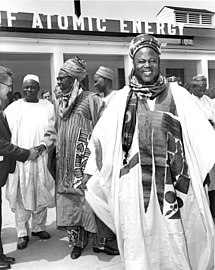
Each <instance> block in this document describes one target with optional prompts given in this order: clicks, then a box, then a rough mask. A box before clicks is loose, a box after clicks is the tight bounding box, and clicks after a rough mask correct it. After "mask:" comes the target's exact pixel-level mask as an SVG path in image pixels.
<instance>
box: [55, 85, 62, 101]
mask: <svg viewBox="0 0 215 270" xmlns="http://www.w3.org/2000/svg"><path fill="white" fill-rule="evenodd" d="M54 93H55V98H56V99H58V98H60V97H61V95H62V92H61V90H60V87H56V88H55V92H54Z"/></svg>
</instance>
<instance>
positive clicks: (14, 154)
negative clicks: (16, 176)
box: [0, 110, 30, 187]
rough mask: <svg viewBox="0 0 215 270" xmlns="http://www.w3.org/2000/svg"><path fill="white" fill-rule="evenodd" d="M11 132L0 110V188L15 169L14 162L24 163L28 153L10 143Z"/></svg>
mask: <svg viewBox="0 0 215 270" xmlns="http://www.w3.org/2000/svg"><path fill="white" fill-rule="evenodd" d="M10 139H11V132H10V128H9V125H8V123H7V120H6V118H5V117H4V115H3V113H2V111H1V110H0V187H2V186H4V185H5V183H6V181H7V177H8V174H9V173H13V172H14V171H15V168H16V160H18V161H22V162H25V161H26V160H27V159H28V157H29V155H30V151H29V150H27V149H24V148H20V147H18V146H16V145H13V144H12V143H10Z"/></svg>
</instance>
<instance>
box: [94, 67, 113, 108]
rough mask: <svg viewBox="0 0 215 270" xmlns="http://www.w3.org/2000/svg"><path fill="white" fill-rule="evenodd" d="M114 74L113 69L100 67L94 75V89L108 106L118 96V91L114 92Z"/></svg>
mask: <svg viewBox="0 0 215 270" xmlns="http://www.w3.org/2000/svg"><path fill="white" fill-rule="evenodd" d="M113 74H114V73H113V70H112V69H110V68H107V67H103V66H100V67H99V69H98V70H97V71H96V73H95V75H94V87H95V89H96V91H97V92H98V93H99V94H100V95H101V97H102V99H103V100H104V102H105V104H106V105H108V103H109V101H110V100H111V98H112V97H113V96H114V95H115V94H116V90H113Z"/></svg>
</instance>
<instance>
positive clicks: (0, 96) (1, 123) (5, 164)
mask: <svg viewBox="0 0 215 270" xmlns="http://www.w3.org/2000/svg"><path fill="white" fill-rule="evenodd" d="M12 81H13V79H12V72H11V70H10V69H8V68H6V67H2V66H0V172H1V173H0V269H9V268H10V265H11V264H13V263H15V259H14V258H12V257H7V256H6V255H4V252H3V246H2V241H1V227H2V213H1V212H2V197H1V196H2V195H1V188H2V187H3V186H4V185H5V183H6V181H7V177H8V175H9V173H13V172H14V170H15V167H16V160H18V161H21V162H25V161H26V160H34V159H36V158H37V156H38V152H37V150H36V149H34V148H31V149H29V150H27V149H24V148H20V147H18V146H16V145H13V144H11V143H10V139H11V132H10V129H9V126H8V123H7V119H6V117H5V115H4V112H3V110H2V102H4V101H5V100H7V94H8V93H9V92H10V91H12Z"/></svg>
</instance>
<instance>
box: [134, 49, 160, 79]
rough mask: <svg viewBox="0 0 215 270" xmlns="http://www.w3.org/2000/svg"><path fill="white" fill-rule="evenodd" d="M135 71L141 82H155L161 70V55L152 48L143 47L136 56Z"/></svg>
mask: <svg viewBox="0 0 215 270" xmlns="http://www.w3.org/2000/svg"><path fill="white" fill-rule="evenodd" d="M133 65H134V72H135V75H136V77H137V79H138V81H139V82H140V83H141V84H152V83H154V82H155V81H156V80H157V78H158V74H159V71H160V58H159V55H158V54H157V53H156V52H155V51H154V50H153V49H151V48H148V47H145V48H141V49H140V50H139V51H137V53H136V54H135V56H134V60H133Z"/></svg>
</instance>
